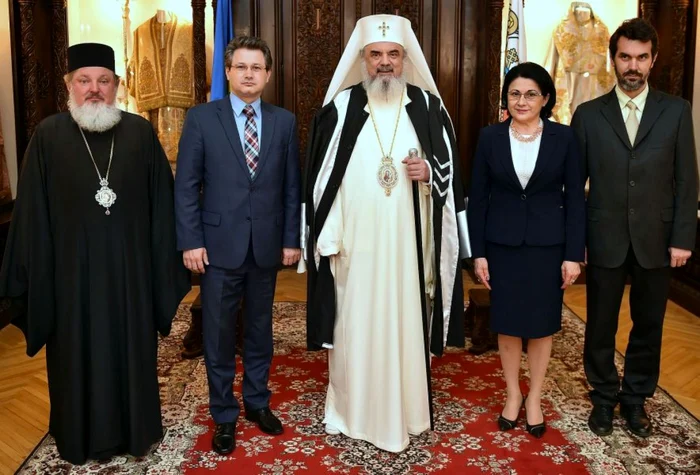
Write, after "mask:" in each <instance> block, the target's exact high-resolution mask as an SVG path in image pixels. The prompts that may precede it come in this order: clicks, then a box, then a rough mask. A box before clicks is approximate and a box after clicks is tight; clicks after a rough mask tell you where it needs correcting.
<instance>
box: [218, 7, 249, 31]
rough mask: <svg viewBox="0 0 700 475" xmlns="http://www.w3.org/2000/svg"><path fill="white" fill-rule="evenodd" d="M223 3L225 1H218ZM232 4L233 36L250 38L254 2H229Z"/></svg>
mask: <svg viewBox="0 0 700 475" xmlns="http://www.w3.org/2000/svg"><path fill="white" fill-rule="evenodd" d="M219 1H220V2H221V1H225V0H219ZM230 1H232V2H233V34H234V35H235V36H250V35H251V34H252V32H253V28H252V25H253V24H254V21H253V12H254V10H255V5H254V2H255V0H230Z"/></svg>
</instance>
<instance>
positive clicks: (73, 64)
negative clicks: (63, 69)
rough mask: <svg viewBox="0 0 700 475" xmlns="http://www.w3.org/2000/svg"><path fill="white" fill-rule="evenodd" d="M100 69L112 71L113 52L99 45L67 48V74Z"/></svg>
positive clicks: (86, 44) (109, 47)
mask: <svg viewBox="0 0 700 475" xmlns="http://www.w3.org/2000/svg"><path fill="white" fill-rule="evenodd" d="M93 66H97V67H102V68H107V69H109V70H110V71H112V72H115V71H114V50H113V49H112V47H111V46H107V45H103V44H101V43H78V44H75V45H73V46H71V47H69V48H68V72H69V73H72V72H73V71H75V70H76V69H80V68H87V67H93Z"/></svg>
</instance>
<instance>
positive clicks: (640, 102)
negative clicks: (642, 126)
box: [615, 83, 649, 123]
mask: <svg viewBox="0 0 700 475" xmlns="http://www.w3.org/2000/svg"><path fill="white" fill-rule="evenodd" d="M615 94H617V100H618V101H619V102H620V109H621V110H622V121H623V122H627V117H629V115H630V109H629V107H627V103H628V102H629V101H632V102H634V105H635V106H637V110H636V111H635V113H636V114H637V120H638V121H639V122H640V123H641V122H642V112H644V105H645V104H646V103H647V97H648V96H649V83H647V84H645V85H644V90H643V91H642V92H641V93H640V94H639V95H638V96H637V97H635V98H634V99H631V98H630V96H628V95H627V94H625V93H624V92H623V91H622V89H620V85H619V84H618V85H617V86H615Z"/></svg>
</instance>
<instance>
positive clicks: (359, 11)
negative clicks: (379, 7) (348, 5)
mask: <svg viewBox="0 0 700 475" xmlns="http://www.w3.org/2000/svg"><path fill="white" fill-rule="evenodd" d="M355 18H356V19H357V20H359V19H360V18H362V0H356V1H355Z"/></svg>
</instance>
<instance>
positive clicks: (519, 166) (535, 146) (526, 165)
mask: <svg viewBox="0 0 700 475" xmlns="http://www.w3.org/2000/svg"><path fill="white" fill-rule="evenodd" d="M540 126H543V124H542V120H540ZM508 135H509V136H510V152H511V155H512V157H513V167H514V168H515V173H516V175H518V180H520V185H521V186H522V187H523V189H525V187H526V186H527V183H528V182H529V181H530V177H531V176H532V172H533V171H534V170H535V163H536V162H537V154H538V153H539V151H540V142H542V134H540V136H539V137H537V138H536V139H535V140H533V141H532V142H521V141H519V140H518V139H516V138H515V137H513V131H512V130H511V129H510V127H509V128H508ZM523 137H529V135H523Z"/></svg>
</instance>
